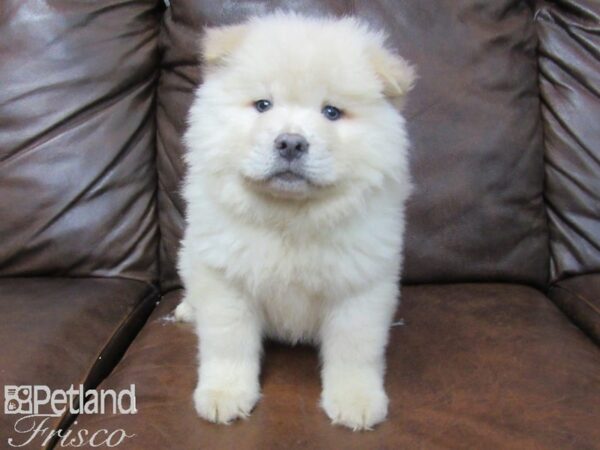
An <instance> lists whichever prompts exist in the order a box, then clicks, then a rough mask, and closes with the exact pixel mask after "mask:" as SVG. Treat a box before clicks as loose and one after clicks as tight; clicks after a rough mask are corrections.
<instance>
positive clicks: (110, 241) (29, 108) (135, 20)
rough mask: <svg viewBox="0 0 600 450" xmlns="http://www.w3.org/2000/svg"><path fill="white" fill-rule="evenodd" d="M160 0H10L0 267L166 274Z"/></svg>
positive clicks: (1, 128) (0, 33)
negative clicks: (160, 164) (160, 259)
mask: <svg viewBox="0 0 600 450" xmlns="http://www.w3.org/2000/svg"><path fill="white" fill-rule="evenodd" d="M159 4H160V0H134V1H130V0H111V1H109V2H107V1H87V2H72V1H67V0H53V1H52V2H40V1H37V0H2V7H1V8H0V61H1V63H0V86H1V88H0V192H2V195H1V196H0V217H1V220H0V236H2V245H0V275H2V276H17V275H29V276H31V275H59V276H65V275H68V276H73V275H76V276H88V275H94V276H113V275H114V276H123V277H128V278H136V279H140V280H155V279H156V277H157V271H158V269H157V263H156V250H157V242H158V239H157V226H156V219H155V215H156V210H155V202H154V192H155V189H156V173H155V164H154V159H155V157H154V149H155V138H156V135H155V125H154V107H155V105H154V91H155V79H156V75H157V65H158V52H157V37H158V25H159V24H158V20H159V16H158V5H159Z"/></svg>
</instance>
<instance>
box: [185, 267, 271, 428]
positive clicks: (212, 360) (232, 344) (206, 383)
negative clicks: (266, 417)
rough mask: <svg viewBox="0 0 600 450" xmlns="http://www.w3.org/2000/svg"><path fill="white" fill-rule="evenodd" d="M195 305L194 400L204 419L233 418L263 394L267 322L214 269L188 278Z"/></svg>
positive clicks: (242, 414) (190, 298) (222, 420)
mask: <svg viewBox="0 0 600 450" xmlns="http://www.w3.org/2000/svg"><path fill="white" fill-rule="evenodd" d="M186 290H187V292H186V296H187V298H186V301H187V302H190V303H191V304H193V305H194V311H195V314H196V317H195V324H196V332H197V334H198V339H199V355H200V366H199V370H198V380H199V381H198V385H197V387H196V390H195V391H194V404H195V407H196V411H197V412H198V414H199V415H200V416H201V417H203V418H204V419H206V420H208V421H210V422H215V423H223V424H227V423H229V422H231V421H232V420H235V419H237V418H240V417H246V416H248V415H249V414H250V412H251V410H252V408H253V407H254V405H255V404H256V402H257V401H258V399H259V397H260V386H259V379H258V377H259V370H260V354H261V327H260V323H259V320H258V317H257V315H256V314H255V312H254V311H253V310H252V308H251V305H250V304H249V302H248V301H247V300H246V299H245V298H244V297H243V296H242V295H240V293H239V292H237V290H236V289H234V288H233V287H231V286H229V285H228V284H227V283H226V281H225V280H224V279H223V278H222V275H221V274H220V273H218V272H216V271H212V270H210V269H204V270H202V271H201V272H200V273H196V274H195V276H194V278H193V279H192V280H190V281H189V282H187V283H186Z"/></svg>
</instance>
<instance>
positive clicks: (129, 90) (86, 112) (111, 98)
mask: <svg viewBox="0 0 600 450" xmlns="http://www.w3.org/2000/svg"><path fill="white" fill-rule="evenodd" d="M155 78H156V75H155V74H154V73H151V74H149V76H148V77H144V79H141V80H133V82H131V83H128V84H127V85H126V86H116V87H115V88H114V92H112V93H110V94H107V95H106V96H103V97H99V98H97V99H96V100H95V101H92V102H90V103H88V104H87V105H83V106H82V107H81V108H80V109H78V110H77V111H74V112H73V113H72V114H70V115H69V116H67V117H65V118H63V119H62V120H61V121H60V122H58V123H56V124H54V125H53V126H51V127H50V128H48V129H46V130H44V131H43V132H41V133H39V134H38V135H37V136H35V137H34V138H32V139H30V140H29V141H25V142H23V144H22V145H21V146H19V147H16V148H15V149H14V150H13V151H12V152H11V153H9V154H8V155H7V156H6V157H5V158H3V159H1V160H0V164H8V163H10V162H12V161H13V160H18V159H19V158H21V157H23V156H26V155H28V154H29V153H30V152H31V151H35V150H36V149H37V148H38V147H39V146H41V145H43V144H46V143H48V142H51V141H52V140H53V139H55V138H56V137H58V136H60V135H61V134H63V133H64V132H66V131H68V130H72V129H76V128H78V127H79V126H80V125H86V124H87V121H88V120H89V119H90V118H92V117H94V116H96V115H98V114H101V113H103V112H104V111H105V110H107V109H109V108H110V107H112V106H114V105H115V104H117V103H118V102H120V101H121V100H123V99H124V98H126V97H128V96H129V95H130V94H133V93H135V92H136V91H138V90H144V89H146V88H147V85H148V83H153V81H154V79H155ZM65 84H66V85H73V81H72V80H69V81H67V82H65ZM52 88H55V86H54V85H53V86H51V87H48V89H49V90H51V89H52ZM30 93H31V91H30V92H27V93H26V94H27V95H28V94H30ZM24 95H25V94H24Z"/></svg>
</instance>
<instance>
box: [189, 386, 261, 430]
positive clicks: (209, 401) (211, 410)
mask: <svg viewBox="0 0 600 450" xmlns="http://www.w3.org/2000/svg"><path fill="white" fill-rule="evenodd" d="M259 397H260V392H259V391H258V389H253V388H233V387H230V386H221V387H203V386H200V385H199V386H198V387H197V388H196V390H195V391H194V405H195V407H196V411H197V412H198V414H199V415H200V417H202V418H203V419H206V420H208V421H209V422H213V423H221V424H229V423H230V422H231V421H233V420H236V419H239V418H245V417H248V415H250V412H251V411H252V408H254V405H256V402H257V401H258V399H259Z"/></svg>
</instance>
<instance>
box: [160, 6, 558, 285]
mask: <svg viewBox="0 0 600 450" xmlns="http://www.w3.org/2000/svg"><path fill="white" fill-rule="evenodd" d="M277 8H287V9H292V10H296V11H301V12H307V13H311V14H321V13H327V14H338V15H342V14H355V15H357V16H359V17H362V18H363V19H365V20H367V21H368V22H370V23H371V24H373V26H374V27H376V28H384V29H385V30H386V31H387V32H388V33H389V35H390V44H391V45H392V46H393V47H395V48H397V49H398V50H399V51H400V52H401V54H402V55H404V56H405V57H407V58H408V59H409V60H410V61H412V62H413V63H415V64H416V65H417V67H418V73H419V80H418V81H417V85H416V88H415V89H414V91H412V92H411V93H410V94H409V98H408V102H407V104H406V107H405V115H406V117H407V119H408V123H409V133H410V135H411V138H412V142H413V146H412V170H413V173H414V179H415V183H416V192H415V195H414V196H413V198H412V200H411V201H410V204H409V209H408V230H407V244H406V264H405V276H404V281H405V282H409V283H410V282H413V283H420V282H440V281H465V280H469V281H477V280H481V281H485V280H497V281H513V282H524V283H531V284H536V285H544V283H545V282H546V280H547V273H548V268H547V263H548V250H547V248H548V236H547V227H546V220H545V213H544V205H543V170H544V168H543V148H542V127H541V119H540V105H539V92H538V80H537V59H536V44H537V41H536V34H535V27H534V22H533V11H532V8H531V7H530V6H529V5H528V3H527V2H525V1H514V0H495V1H481V0H452V1H449V0H447V1H440V0H424V1H409V0H403V1H398V0H357V1H353V2H342V1H334V0H332V1H317V0H301V1H266V0H265V1H259V0H256V1H239V0H238V1H236V0H234V1H229V2H225V3H223V2H219V1H216V0H171V7H170V8H169V9H168V10H167V11H166V12H165V18H164V21H163V29H162V32H161V47H162V49H163V52H164V60H163V69H162V72H161V81H160V85H159V89H158V103H159V108H158V148H157V151H158V170H159V179H160V183H159V206H160V211H159V221H160V227H161V237H162V241H161V248H160V253H161V263H162V274H161V276H162V281H163V289H169V288H172V287H175V286H178V285H179V283H180V282H179V280H178V278H177V276H176V271H175V261H176V255H177V246H178V242H179V239H180V237H181V233H182V229H183V225H184V220H183V214H184V209H185V206H184V204H183V202H182V199H181V197H180V195H179V193H178V192H179V188H180V181H181V177H182V174H183V171H184V166H183V164H182V161H181V154H182V150H183V149H182V145H181V143H180V137H181V134H182V133H183V131H184V129H185V119H186V113H187V110H188V108H189V105H190V103H191V100H192V92H193V89H194V86H195V85H196V84H197V83H199V82H201V80H200V71H199V69H198V60H197V57H196V47H197V45H196V42H197V35H198V33H199V32H200V31H201V30H202V28H203V26H205V25H221V24H227V23H234V22H238V21H241V20H243V19H244V18H245V17H247V16H249V15H252V14H256V13H259V14H260V13H264V12H269V11H272V10H274V9H277Z"/></svg>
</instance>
